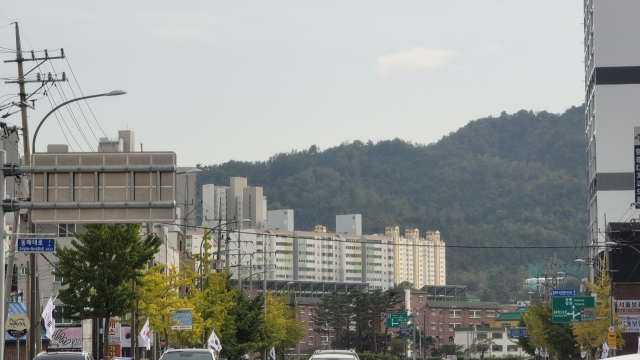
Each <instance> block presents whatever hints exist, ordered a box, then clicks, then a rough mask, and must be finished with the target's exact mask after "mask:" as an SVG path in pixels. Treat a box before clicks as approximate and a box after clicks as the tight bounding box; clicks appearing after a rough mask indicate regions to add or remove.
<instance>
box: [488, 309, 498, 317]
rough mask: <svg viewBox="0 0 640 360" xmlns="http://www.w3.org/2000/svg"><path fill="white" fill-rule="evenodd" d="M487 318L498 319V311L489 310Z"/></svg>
mask: <svg viewBox="0 0 640 360" xmlns="http://www.w3.org/2000/svg"><path fill="white" fill-rule="evenodd" d="M486 312H487V317H496V311H495V310H487V311H486Z"/></svg>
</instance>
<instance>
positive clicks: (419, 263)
mask: <svg viewBox="0 0 640 360" xmlns="http://www.w3.org/2000/svg"><path fill="white" fill-rule="evenodd" d="M385 234H386V235H387V236H390V237H391V238H393V244H394V247H393V256H394V258H395V259H396V260H395V262H394V264H393V265H394V282H395V283H396V284H401V283H403V282H409V283H411V284H413V287H414V288H416V289H420V288H422V287H423V286H425V285H446V283H447V276H446V270H445V269H446V259H445V255H446V244H445V243H444V242H443V241H441V240H440V232H439V231H427V233H426V236H425V237H424V238H420V231H419V230H418V229H415V228H409V229H406V230H405V236H404V237H402V236H400V228H399V227H397V226H387V227H386V229H385Z"/></svg>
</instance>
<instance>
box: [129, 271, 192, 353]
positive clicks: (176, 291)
mask: <svg viewBox="0 0 640 360" xmlns="http://www.w3.org/2000/svg"><path fill="white" fill-rule="evenodd" d="M190 285H191V279H190V278H189V277H188V276H187V275H186V274H185V273H182V272H179V271H178V270H177V269H176V268H175V267H174V266H171V267H170V268H169V269H168V271H167V265H165V264H160V265H156V266H153V267H151V268H150V269H149V270H147V271H146V272H145V275H144V277H143V278H142V281H141V283H140V284H139V285H138V288H137V292H138V294H139V297H140V301H139V302H138V316H139V320H138V323H141V322H143V321H146V319H149V328H150V329H151V330H153V331H154V332H156V333H158V334H162V336H163V339H164V340H165V341H166V342H167V347H170V346H171V344H170V342H171V341H172V340H173V342H174V343H177V344H180V346H196V345H201V343H202V339H201V336H200V335H201V332H202V326H203V323H202V318H201V317H200V316H198V314H197V313H196V314H195V316H193V317H192V318H193V323H192V330H179V331H176V330H174V331H172V330H171V326H172V325H173V323H172V320H171V315H173V314H174V312H175V309H187V308H191V309H193V307H194V305H193V304H192V303H191V301H190V299H189V297H186V296H181V294H180V289H181V288H185V287H188V286H190ZM192 312H193V310H192ZM138 328H139V327H138Z"/></svg>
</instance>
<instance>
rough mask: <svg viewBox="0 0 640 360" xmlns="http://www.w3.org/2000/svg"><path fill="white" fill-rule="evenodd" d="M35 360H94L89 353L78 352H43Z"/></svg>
mask: <svg viewBox="0 0 640 360" xmlns="http://www.w3.org/2000/svg"><path fill="white" fill-rule="evenodd" d="M33 360H93V357H92V356H91V354H89V353H85V352H78V351H52V352H41V353H40V354H38V355H36V357H35V358H33Z"/></svg>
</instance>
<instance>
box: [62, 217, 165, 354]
mask: <svg viewBox="0 0 640 360" xmlns="http://www.w3.org/2000/svg"><path fill="white" fill-rule="evenodd" d="M84 227H85V229H86V232H84V233H77V234H75V237H76V239H77V240H76V239H72V240H71V246H70V247H67V248H63V247H60V246H59V245H58V246H56V253H57V255H58V260H59V263H58V267H57V268H56V269H55V271H54V274H55V275H56V276H60V277H62V279H63V280H62V285H64V286H66V287H65V288H62V289H61V290H60V292H59V294H58V298H59V299H60V300H61V301H62V302H63V303H64V304H65V307H64V312H63V314H62V316H64V317H65V318H69V319H74V320H83V319H93V318H106V319H109V318H110V317H112V316H120V317H123V316H124V315H126V314H127V313H129V312H131V311H132V310H133V309H134V306H135V302H136V300H138V299H139V297H140V295H139V294H138V293H137V292H136V291H134V290H133V288H132V286H131V285H132V282H133V281H134V280H135V281H136V282H138V281H140V280H141V279H142V276H143V269H144V268H145V267H146V265H147V264H148V262H149V261H150V260H151V259H153V256H154V255H155V254H156V253H157V252H158V249H159V247H160V245H161V243H162V240H161V239H160V238H158V237H157V236H156V235H155V234H151V235H149V236H147V237H146V238H145V239H144V240H141V239H140V236H139V231H140V224H115V225H107V224H88V225H84ZM104 343H105V346H106V348H108V346H109V336H108V332H105V334H104Z"/></svg>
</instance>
